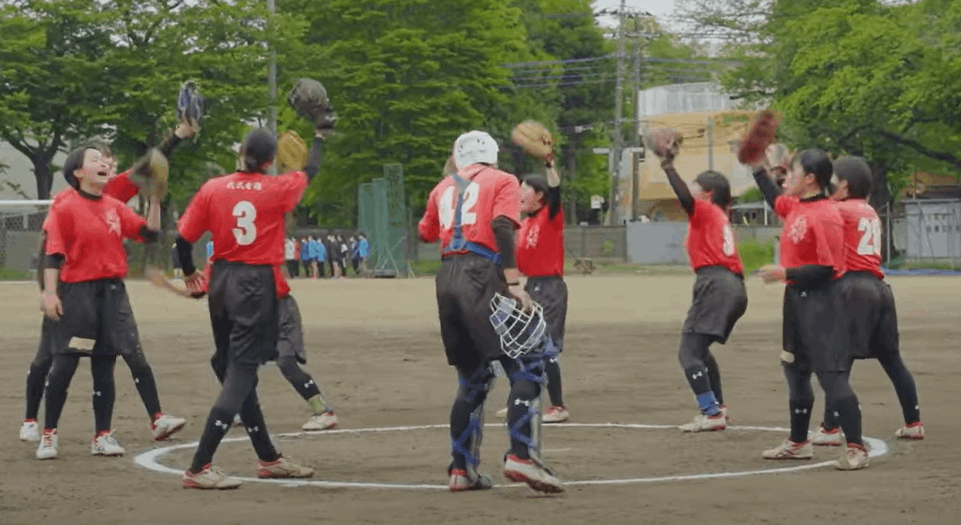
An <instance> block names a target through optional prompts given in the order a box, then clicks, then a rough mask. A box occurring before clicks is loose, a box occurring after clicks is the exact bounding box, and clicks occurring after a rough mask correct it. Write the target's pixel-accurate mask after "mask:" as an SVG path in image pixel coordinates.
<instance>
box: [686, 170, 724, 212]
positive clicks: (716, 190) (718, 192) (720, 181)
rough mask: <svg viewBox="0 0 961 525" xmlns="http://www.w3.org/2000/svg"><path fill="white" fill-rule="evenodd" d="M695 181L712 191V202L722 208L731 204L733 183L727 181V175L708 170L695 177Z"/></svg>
mask: <svg viewBox="0 0 961 525" xmlns="http://www.w3.org/2000/svg"><path fill="white" fill-rule="evenodd" d="M694 182H696V183H697V185H698V186H700V187H701V188H704V191H709V192H711V202H713V203H714V204H717V205H718V206H720V207H721V208H726V207H727V206H728V205H730V204H731V183H730V182H728V181H727V177H725V176H724V175H721V174H720V173H718V172H716V171H712V170H708V171H704V172H701V174H700V175H698V176H697V177H696V178H695V179H694Z"/></svg>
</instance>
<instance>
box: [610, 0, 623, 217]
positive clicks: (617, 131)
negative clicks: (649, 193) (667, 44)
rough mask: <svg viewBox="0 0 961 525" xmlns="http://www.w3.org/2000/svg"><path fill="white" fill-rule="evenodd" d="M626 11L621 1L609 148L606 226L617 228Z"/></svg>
mask: <svg viewBox="0 0 961 525" xmlns="http://www.w3.org/2000/svg"><path fill="white" fill-rule="evenodd" d="M626 10H627V0H621V8H620V9H619V10H618V11H617V84H616V85H615V87H614V144H613V147H612V148H611V150H612V151H611V157H612V159H611V160H612V161H611V202H610V204H609V205H608V209H609V211H610V213H608V215H607V217H608V219H607V220H608V226H617V225H618V224H620V220H619V219H618V216H617V205H618V195H617V185H618V183H619V182H620V178H621V177H620V172H621V150H622V148H623V142H624V137H623V134H622V133H621V120H622V118H621V117H622V114H623V111H624V108H623V104H624V52H625V51H624V12H625V11H626Z"/></svg>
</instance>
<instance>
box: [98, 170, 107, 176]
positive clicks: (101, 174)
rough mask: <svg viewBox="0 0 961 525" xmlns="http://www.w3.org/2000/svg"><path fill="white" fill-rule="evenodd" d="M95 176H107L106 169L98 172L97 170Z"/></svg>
mask: <svg viewBox="0 0 961 525" xmlns="http://www.w3.org/2000/svg"><path fill="white" fill-rule="evenodd" d="M97 176H98V177H106V176H107V170H101V171H98V172H97Z"/></svg>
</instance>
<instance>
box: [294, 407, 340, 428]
mask: <svg viewBox="0 0 961 525" xmlns="http://www.w3.org/2000/svg"><path fill="white" fill-rule="evenodd" d="M336 426H337V415H336V414H334V412H333V411H331V412H324V413H323V414H315V415H313V416H310V420H308V421H307V422H306V423H304V426H302V427H300V428H302V429H304V430H307V431H311V432H316V431H318V430H328V429H331V428H335V427H336Z"/></svg>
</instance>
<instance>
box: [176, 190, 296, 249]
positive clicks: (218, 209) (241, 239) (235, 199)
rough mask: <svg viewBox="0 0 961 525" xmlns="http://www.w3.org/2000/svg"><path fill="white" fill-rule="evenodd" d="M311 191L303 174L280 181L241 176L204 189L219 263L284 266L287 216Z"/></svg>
mask: <svg viewBox="0 0 961 525" xmlns="http://www.w3.org/2000/svg"><path fill="white" fill-rule="evenodd" d="M306 187H307V177H306V175H305V174H304V173H303V172H299V171H298V172H292V173H286V174H284V175H279V176H270V175H265V174H263V173H243V172H238V173H232V174H230V175H225V176H223V177H218V178H216V179H212V180H210V181H208V182H207V183H206V184H204V186H203V188H201V191H200V192H199V194H198V197H201V196H202V198H203V199H204V202H203V206H204V207H206V212H207V215H208V222H207V224H206V226H207V227H206V228H203V229H205V230H209V231H210V232H211V235H212V240H213V243H214V246H216V247H217V248H216V250H215V253H214V256H213V257H214V259H223V260H226V261H232V262H243V263H247V264H252V265H278V264H281V263H283V260H284V236H285V220H284V214H286V213H287V212H289V211H291V210H293V209H294V206H296V204H297V202H298V201H299V200H300V198H301V196H302V195H303V192H304V189H306ZM188 210H189V208H188ZM198 211H199V210H198ZM184 218H185V219H187V214H185V217H184Z"/></svg>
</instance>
